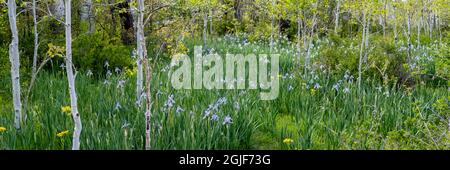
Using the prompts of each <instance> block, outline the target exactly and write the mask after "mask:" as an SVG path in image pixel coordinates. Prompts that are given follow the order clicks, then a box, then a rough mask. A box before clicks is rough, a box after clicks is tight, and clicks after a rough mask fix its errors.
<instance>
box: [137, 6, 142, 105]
mask: <svg viewBox="0 0 450 170" xmlns="http://www.w3.org/2000/svg"><path fill="white" fill-rule="evenodd" d="M140 3H141V1H140V0H138V11H137V22H136V28H137V31H136V45H137V60H136V65H137V76H136V104H137V105H138V106H139V107H141V104H142V101H141V96H142V93H143V87H144V86H143V84H144V70H143V66H142V64H143V61H144V50H143V47H144V46H143V44H142V42H143V41H144V40H143V39H144V37H143V35H144V27H143V24H144V13H143V11H142V10H144V7H143V4H140ZM142 3H144V2H142ZM139 5H142V7H141V6H139Z"/></svg>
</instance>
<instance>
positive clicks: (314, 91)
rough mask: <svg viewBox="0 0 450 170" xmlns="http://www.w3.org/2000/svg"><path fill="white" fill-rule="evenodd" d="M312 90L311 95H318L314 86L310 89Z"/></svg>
mask: <svg viewBox="0 0 450 170" xmlns="http://www.w3.org/2000/svg"><path fill="white" fill-rule="evenodd" d="M310 92H311V95H312V96H314V95H316V89H313V88H312V89H311V90H310Z"/></svg>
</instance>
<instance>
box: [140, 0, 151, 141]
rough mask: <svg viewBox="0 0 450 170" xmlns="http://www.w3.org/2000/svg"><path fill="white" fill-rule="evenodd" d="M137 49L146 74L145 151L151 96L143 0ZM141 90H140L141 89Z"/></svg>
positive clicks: (141, 1)
mask: <svg viewBox="0 0 450 170" xmlns="http://www.w3.org/2000/svg"><path fill="white" fill-rule="evenodd" d="M137 24H138V25H137V28H138V35H137V36H138V38H137V40H138V42H137V45H138V49H140V53H139V58H140V59H141V61H143V63H144V64H145V68H146V69H145V70H146V71H145V73H146V91H147V92H146V95H145V96H146V99H147V100H146V111H145V114H144V116H145V149H146V150H149V149H151V145H150V142H151V138H150V132H151V129H150V126H151V125H150V116H151V101H150V98H151V94H150V83H151V73H150V64H149V63H148V57H147V48H146V46H145V35H144V0H138V21H137ZM141 69H142V63H141ZM141 90H142V88H141Z"/></svg>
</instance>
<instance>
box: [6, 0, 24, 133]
mask: <svg viewBox="0 0 450 170" xmlns="http://www.w3.org/2000/svg"><path fill="white" fill-rule="evenodd" d="M16 8H17V7H16V1H15V0H8V17H9V25H10V28H11V35H12V38H11V44H10V45H9V61H10V62H11V80H12V89H13V103H14V126H15V127H16V129H20V126H21V124H22V103H21V101H20V73H19V72H20V57H19V34H18V32H17V25H16Z"/></svg>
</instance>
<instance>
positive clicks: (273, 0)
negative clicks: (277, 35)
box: [270, 0, 275, 52]
mask: <svg viewBox="0 0 450 170" xmlns="http://www.w3.org/2000/svg"><path fill="white" fill-rule="evenodd" d="M272 8H275V0H272ZM274 13H275V10H274V9H272V22H271V30H270V52H272V50H273V45H274V44H273V41H274V40H273V38H274V37H273V36H274V35H273V34H274V32H273V30H274V29H275V28H274V27H275V14H274Z"/></svg>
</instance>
